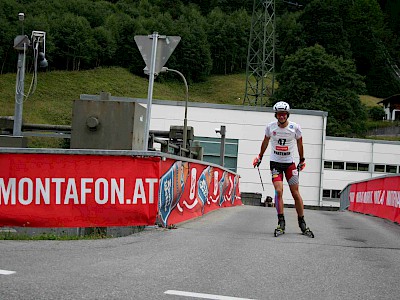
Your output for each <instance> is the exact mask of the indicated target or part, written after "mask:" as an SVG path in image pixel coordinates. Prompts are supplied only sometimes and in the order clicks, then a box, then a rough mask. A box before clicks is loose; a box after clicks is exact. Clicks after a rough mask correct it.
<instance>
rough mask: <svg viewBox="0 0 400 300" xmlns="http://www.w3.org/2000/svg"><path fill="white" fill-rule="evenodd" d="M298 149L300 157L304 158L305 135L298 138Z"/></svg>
mask: <svg viewBox="0 0 400 300" xmlns="http://www.w3.org/2000/svg"><path fill="white" fill-rule="evenodd" d="M297 150H298V151H299V156H300V159H302V158H304V149H303V137H300V138H299V139H297Z"/></svg>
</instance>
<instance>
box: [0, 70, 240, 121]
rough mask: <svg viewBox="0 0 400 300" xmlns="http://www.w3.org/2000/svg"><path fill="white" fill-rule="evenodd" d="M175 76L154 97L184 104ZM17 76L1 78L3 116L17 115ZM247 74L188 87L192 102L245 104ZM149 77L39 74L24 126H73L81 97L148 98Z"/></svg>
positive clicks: (157, 88) (106, 72)
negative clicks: (74, 105)
mask: <svg viewBox="0 0 400 300" xmlns="http://www.w3.org/2000/svg"><path fill="white" fill-rule="evenodd" d="M163 76H164V77H165V76H168V77H172V78H174V77H176V80H174V81H172V82H170V81H169V82H165V80H164V82H163V83H161V82H162V80H161V81H160V80H158V79H157V80H156V81H155V83H154V91H153V98H154V99H162V100H178V101H179V100H182V101H184V100H185V98H186V96H185V86H184V84H183V81H182V80H181V79H180V78H179V76H177V75H176V74H174V73H169V74H164V75H163ZM31 78H32V74H28V73H27V74H26V79H25V93H27V92H28V90H29V86H30V84H31ZM15 80H16V75H15V74H4V75H0V116H13V115H14V109H15V105H14V98H15ZM245 82H246V76H245V74H235V75H228V76H212V77H210V78H209V79H208V80H207V81H206V82H203V83H196V84H192V85H189V101H191V102H210V103H221V104H237V105H241V104H242V101H243V100H242V99H243V95H244V90H245ZM147 90H148V80H147V78H144V77H140V76H135V75H132V74H131V73H129V72H128V71H127V70H126V69H123V68H98V69H95V70H88V71H76V72H66V71H54V72H42V73H39V74H38V83H37V89H36V91H35V93H34V94H33V95H31V96H29V97H28V98H27V99H25V102H24V106H23V120H24V122H25V123H35V124H54V125H70V124H71V113H72V102H73V100H74V99H79V96H80V95H81V94H99V93H100V92H101V91H104V92H109V93H111V95H113V96H120V97H132V98H147Z"/></svg>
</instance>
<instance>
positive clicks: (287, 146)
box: [265, 121, 301, 163]
mask: <svg viewBox="0 0 400 300" xmlns="http://www.w3.org/2000/svg"><path fill="white" fill-rule="evenodd" d="M265 136H267V137H269V138H270V140H269V144H270V145H271V159H270V160H271V161H276V162H280V163H292V162H294V156H293V154H294V151H295V149H296V147H297V140H298V139H299V138H301V128H300V125H298V124H296V123H294V122H290V121H289V124H288V125H287V126H286V127H285V128H280V127H279V126H278V122H277V121H274V122H271V123H269V124H268V125H267V127H266V128H265ZM295 146H296V147H295Z"/></svg>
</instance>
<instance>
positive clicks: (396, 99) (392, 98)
mask: <svg viewBox="0 0 400 300" xmlns="http://www.w3.org/2000/svg"><path fill="white" fill-rule="evenodd" d="M379 103H382V104H383V105H387V104H388V103H399V104H400V94H397V95H392V96H390V97H387V98H386V99H383V100H382V101H379V102H378V104H379Z"/></svg>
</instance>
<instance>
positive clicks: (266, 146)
mask: <svg viewBox="0 0 400 300" xmlns="http://www.w3.org/2000/svg"><path fill="white" fill-rule="evenodd" d="M269 139H270V137H268V136H266V135H264V140H263V141H262V143H261V149H260V154H259V155H260V157H263V155H264V152H265V150H267V148H268V144H269Z"/></svg>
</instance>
